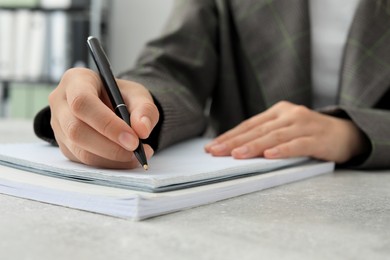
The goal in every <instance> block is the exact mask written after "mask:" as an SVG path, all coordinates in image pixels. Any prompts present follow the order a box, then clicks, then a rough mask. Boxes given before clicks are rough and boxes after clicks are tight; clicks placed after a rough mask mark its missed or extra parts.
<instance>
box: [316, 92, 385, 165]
mask: <svg viewBox="0 0 390 260" xmlns="http://www.w3.org/2000/svg"><path fill="white" fill-rule="evenodd" d="M321 112H324V113H326V114H329V115H333V116H336V117H342V118H347V119H350V120H352V121H353V122H354V123H355V125H356V126H357V127H358V128H359V129H360V130H361V131H362V132H363V133H364V134H365V136H366V137H367V139H368V141H369V144H370V146H371V147H370V150H369V151H367V153H366V154H364V155H362V156H360V157H357V158H354V159H353V160H351V161H350V162H348V163H347V164H346V165H344V166H346V167H351V168H357V169H389V168H390V160H389V155H390V90H388V92H387V93H386V94H385V95H384V96H383V97H382V98H381V101H380V102H379V103H378V104H377V105H376V106H375V107H372V108H359V107H349V106H339V107H335V108H329V109H325V110H324V111H321Z"/></svg>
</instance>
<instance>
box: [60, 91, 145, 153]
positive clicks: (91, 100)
mask: <svg viewBox="0 0 390 260" xmlns="http://www.w3.org/2000/svg"><path fill="white" fill-rule="evenodd" d="M93 88H94V86H90V85H88V84H87V85H86V86H85V89H83V90H79V91H73V92H69V94H68V98H67V101H68V103H69V107H70V109H71V111H72V114H73V115H74V116H76V117H77V118H78V119H79V120H80V121H82V122H85V123H86V124H87V125H89V126H90V127H91V128H93V129H94V130H95V131H97V132H98V133H100V134H101V135H103V136H105V137H106V138H108V139H110V140H111V141H113V142H115V143H116V144H118V145H121V146H122V147H123V148H124V149H126V150H128V151H134V150H135V149H136V148H137V146H138V136H137V134H136V133H135V132H134V131H133V129H131V128H130V127H129V126H128V125H127V124H126V122H125V121H123V120H122V119H121V118H119V117H118V116H117V115H116V114H115V113H114V112H113V111H112V110H111V109H110V108H109V107H107V105H105V104H104V103H103V102H102V101H101V100H100V98H99V97H98V96H96V95H91V93H92V92H93V90H90V91H88V89H93ZM63 125H64V124H63ZM77 126H78V125H77V124H76V125H73V124H72V122H68V124H66V125H65V128H66V129H63V131H64V132H66V133H68V131H71V130H73V133H77V131H78V129H77ZM71 134H72V133H68V136H69V135H71ZM95 146H96V145H95Z"/></svg>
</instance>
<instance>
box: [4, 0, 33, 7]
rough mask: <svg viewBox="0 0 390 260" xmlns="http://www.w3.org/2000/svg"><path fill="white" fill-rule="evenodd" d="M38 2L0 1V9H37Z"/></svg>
mask: <svg viewBox="0 0 390 260" xmlns="http://www.w3.org/2000/svg"><path fill="white" fill-rule="evenodd" d="M38 5H39V0H0V8H1V7H6V8H17V7H30V8H32V7H38Z"/></svg>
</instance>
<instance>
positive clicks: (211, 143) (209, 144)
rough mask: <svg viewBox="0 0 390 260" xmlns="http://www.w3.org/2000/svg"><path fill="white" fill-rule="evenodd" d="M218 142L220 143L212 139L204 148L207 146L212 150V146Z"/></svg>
mask: <svg viewBox="0 0 390 260" xmlns="http://www.w3.org/2000/svg"><path fill="white" fill-rule="evenodd" d="M217 144H218V143H217V142H216V141H212V142H210V143H208V144H206V145H205V146H204V148H205V149H206V150H210V149H211V147H213V146H215V145H217Z"/></svg>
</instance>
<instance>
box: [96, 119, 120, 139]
mask: <svg viewBox="0 0 390 260" xmlns="http://www.w3.org/2000/svg"><path fill="white" fill-rule="evenodd" d="M116 119H117V118H116V117H114V116H110V117H103V118H100V120H101V124H102V128H101V133H102V134H103V135H105V136H108V135H109V132H110V130H111V129H115V128H114V124H115V120H116Z"/></svg>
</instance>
